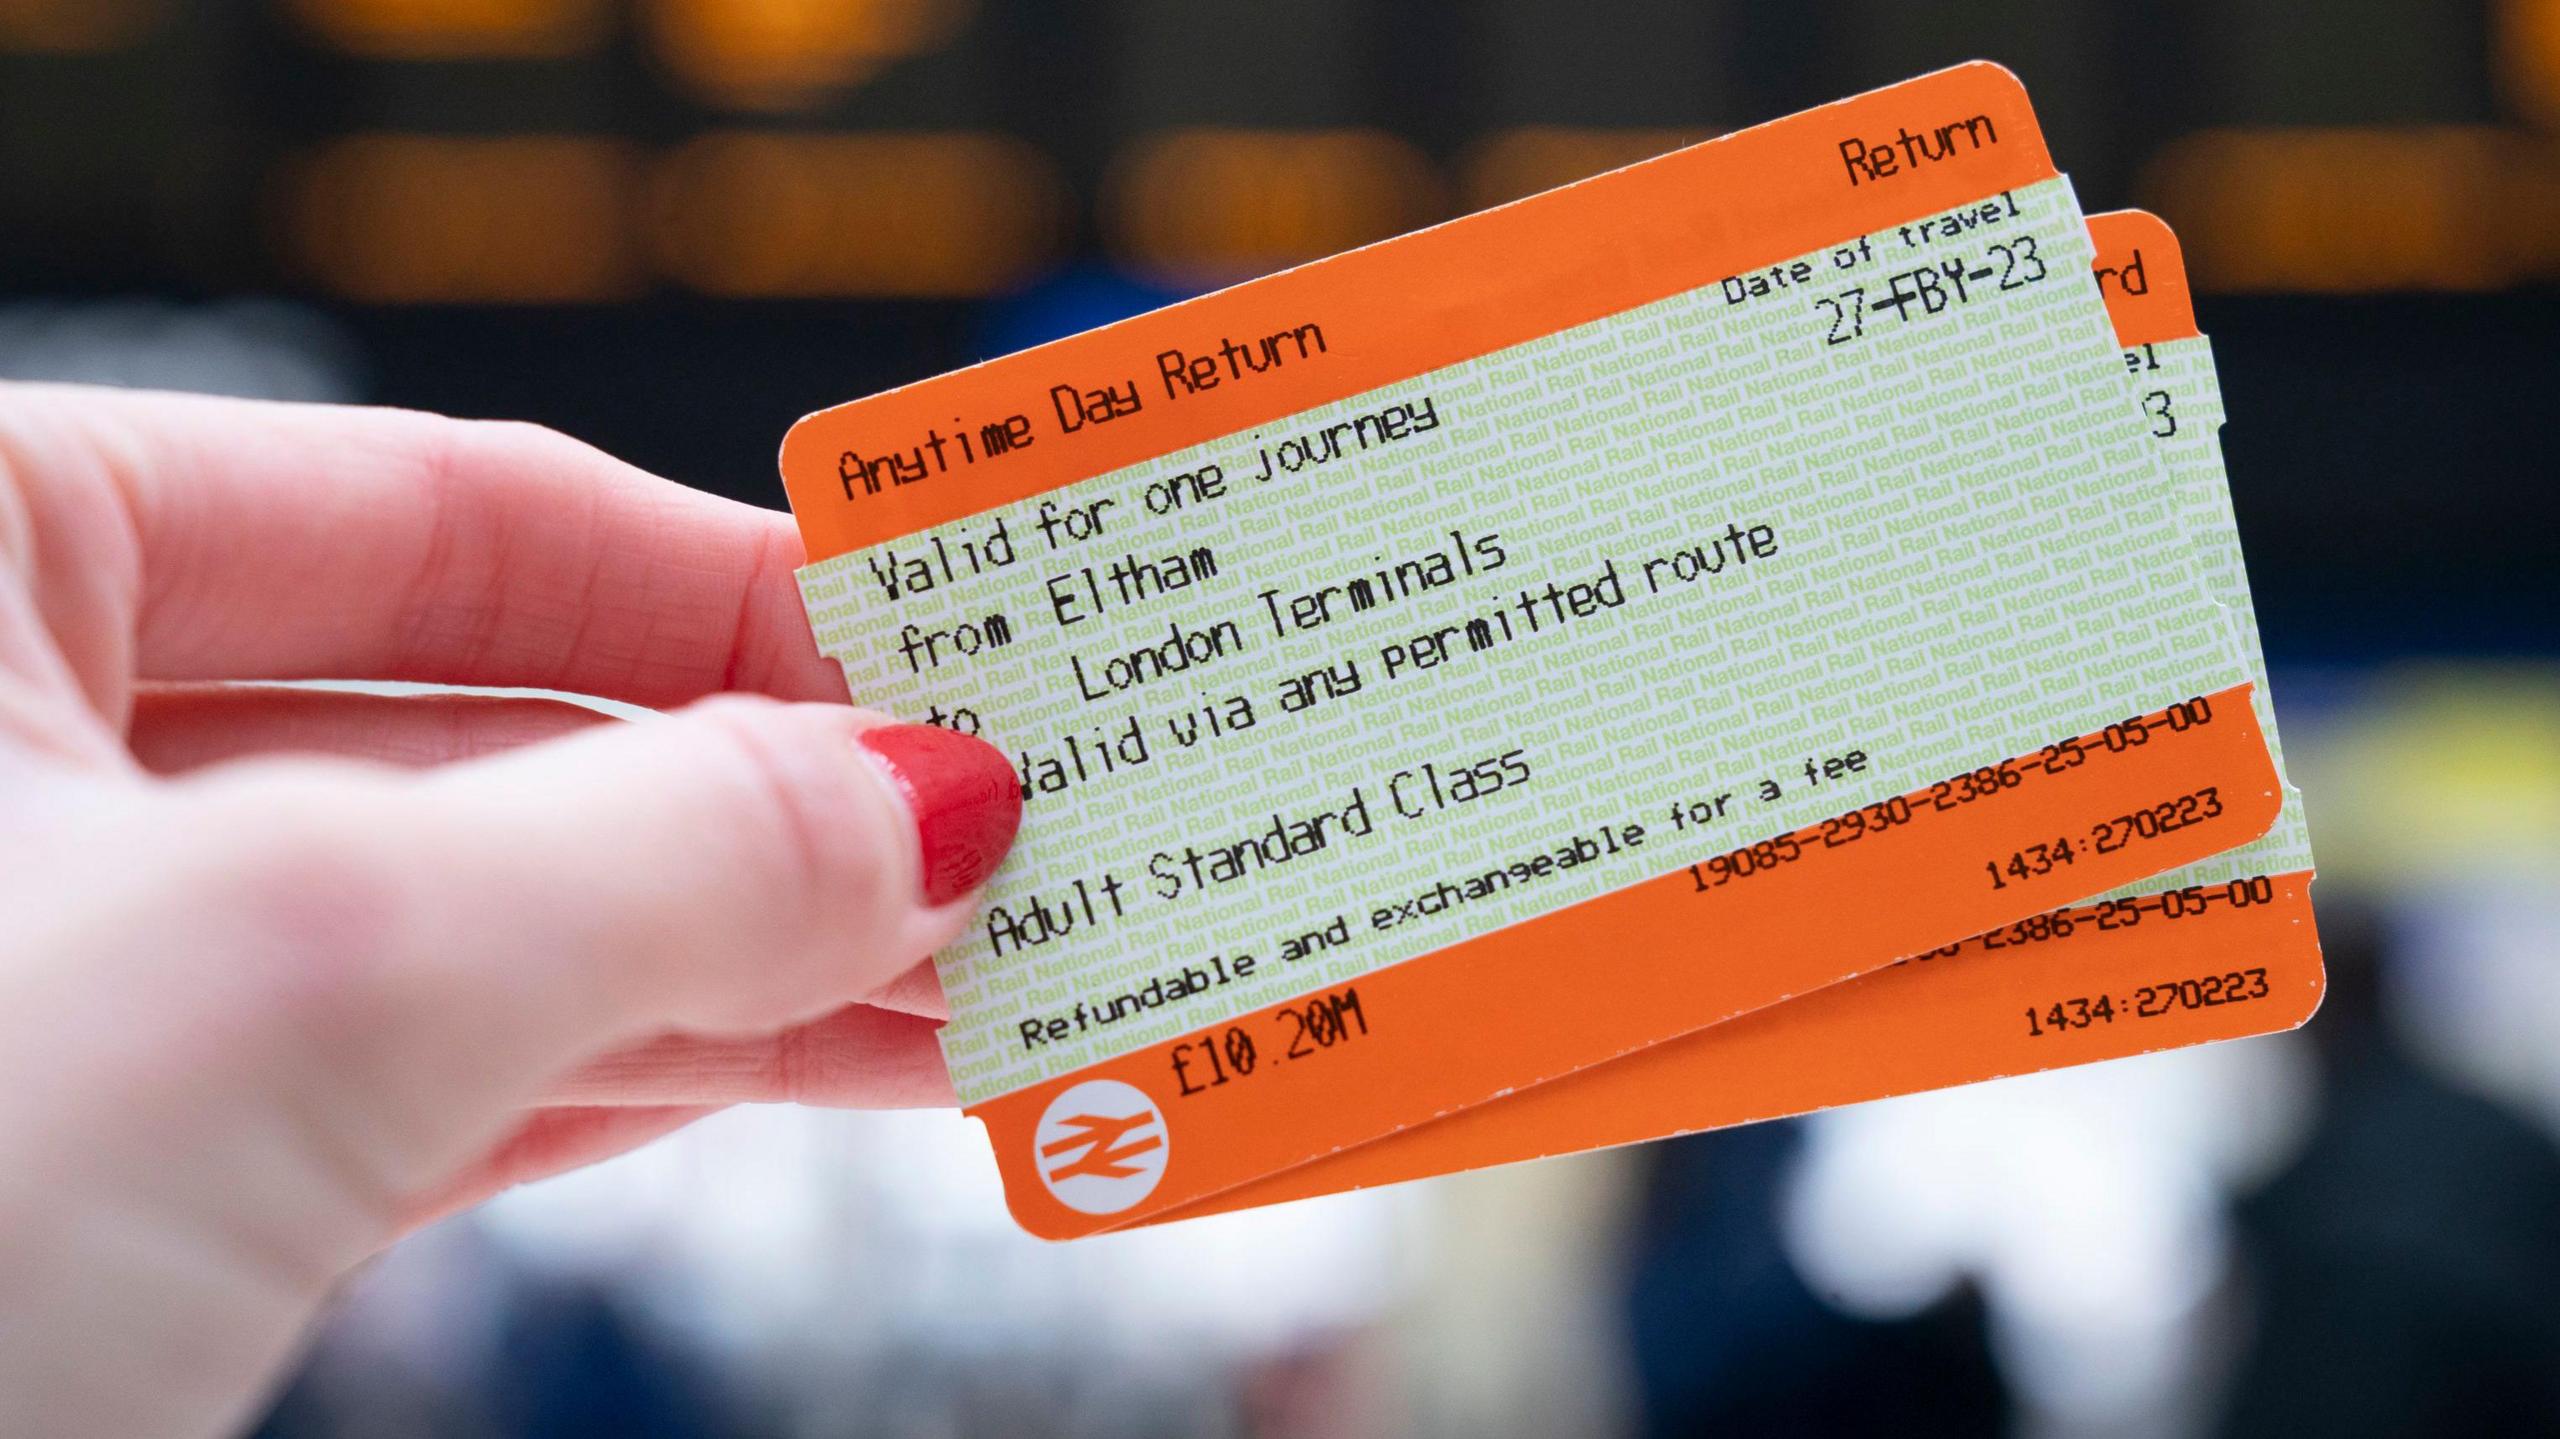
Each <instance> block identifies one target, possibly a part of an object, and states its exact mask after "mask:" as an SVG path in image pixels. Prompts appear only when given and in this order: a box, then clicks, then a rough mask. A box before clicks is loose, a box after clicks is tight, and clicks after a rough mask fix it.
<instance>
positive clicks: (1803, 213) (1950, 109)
mask: <svg viewBox="0 0 2560 1439" xmlns="http://www.w3.org/2000/svg"><path fill="white" fill-rule="evenodd" d="M1977 118H1979V119H1981V120H1984V121H1986V122H1987V123H1988V125H1989V127H1990V128H1989V131H1988V132H1987V133H1991V134H1995V135H1996V136H1997V137H1998V140H1997V143H1995V144H1987V145H1983V146H1981V147H1980V148H1974V149H1968V150H1964V151H1962V152H1961V153H1957V154H1954V155H1952V156H1951V157H1950V158H1948V159H1946V160H1943V161H1940V162H1937V163H1933V164H1925V165H1921V166H1918V167H1916V168H1910V169H1907V170H1904V171H1902V172H1901V173H1898V174H1894V175H1891V176H1888V177H1886V178H1884V179H1881V180H1869V181H1862V182H1861V183H1859V184H1857V185H1855V186H1852V185H1851V184H1849V183H1848V182H1847V178H1846V173H1845V170H1846V166H1845V162H1844V159H1843V156H1842V152H1841V146H1842V144H1843V143H1844V140H1855V141H1857V142H1858V143H1860V144H1867V143H1869V142H1870V141H1884V142H1888V143H1889V142H1891V141H1892V140H1893V137H1895V136H1896V135H1897V134H1900V133H1902V132H1904V131H1906V130H1910V129H1913V128H1915V127H1916V128H1918V129H1922V130H1932V129H1933V127H1934V126H1937V125H1944V124H1949V123H1955V122H1963V121H1968V120H1973V119H1977ZM2057 174H2058V172H2057V171H2056V170H2055V169H2054V166H2053V160H2052V157H2051V155H2050V154H2049V153H2048V152H2047V150H2046V148H2045V142H2044V133H2043V131H2042V129H2041V128H2040V127H2039V126H2038V125H2037V123H2036V119H2035V114H2034V112H2033V110H2032V109H2030V108H2029V106H2028V103H2027V94H2026V90H2025V89H2024V88H2023V87H2022V86H2021V85H2020V84H2019V83H2018V78H2017V77H2016V76H2015V75H2012V74H2010V73H2009V72H2008V71H2007V70H2005V69H2002V68H2001V67H2000V66H1997V65H1993V64H1989V63H1987V62H1981V61H1976V62H1974V63H1972V64H1969V65H1961V66H1957V67H1955V68H1953V69H1947V70H1940V71H1937V72H1935V73H1933V74H1929V75H1924V76H1921V77H1919V78H1918V79H1915V80H1907V81H1905V82H1903V83H1902V84H1899V85H1895V86H1891V87H1889V88H1886V89H1882V90H1875V91H1870V92H1869V93H1867V94H1864V95H1859V96H1856V97H1854V98H1851V99H1847V100H1842V101H1839V102H1837V103H1834V104H1830V105H1825V106H1823V107H1821V108H1820V109H1816V110H1808V111H1805V112H1804V113H1802V114H1798V115H1792V116H1789V117H1787V118H1786V119H1783V120H1777V121H1773V122H1771V123H1769V124H1766V125H1761V126H1757V127H1754V128H1752V129H1749V130H1742V131H1737V132H1736V133H1734V134H1731V135H1727V136H1725V137H1723V138H1722V139H1717V140H1710V141H1708V142H1706V143H1705V144H1701V145H1694V146H1691V147H1690V148H1688V149H1685V150H1680V151H1676V152H1674V153H1672V154H1668V155H1663V156H1660V157H1658V158H1655V159H1652V160H1647V161H1644V162H1643V163H1641V164H1636V165H1630V166H1628V167H1626V168H1625V169H1622V170H1615V171H1611V172H1610V173H1608V174H1605V175H1599V176H1595V177H1593V178H1591V179H1588V180H1584V181H1581V182H1580V183H1578V184H1573V185H1567V186H1565V187H1563V188H1561V189H1557V190H1550V191H1547V192H1546V193H1544V194H1540V195H1533V196H1530V197H1529V198H1527V199H1524V200H1518V201H1514V202H1513V203H1511V204H1508V205H1504V206H1500V207H1498V208H1496V209H1492V210H1485V211H1480V212H1478V213H1476V214H1472V215H1467V216H1464V217H1461V218H1459V219H1455V220H1451V221H1449V222H1448V223H1446V224H1442V225H1437V226H1434V227H1432V228H1430V229H1427V230H1419V231H1416V232H1414V233H1412V234H1409V235H1402V236H1398V237H1397V238H1395V239H1392V240H1385V241H1381V242H1379V243H1378V244H1375V245H1370V246H1366V247H1364V248H1362V249H1358V250H1351V251H1347V252H1345V253H1343V254H1340V255H1335V256H1332V257H1330V258H1328V259H1323V260H1318V261H1315V262H1314V263H1312V264H1308V265H1302V266H1300V267H1298V268H1297V269H1294V270H1287V271H1283V272H1281V273H1279V274H1276V275H1269V276H1265V277H1263V278H1261V279H1258V280H1254V281H1251V282H1249V283H1246V284H1243V285H1238V286H1236V287H1234V288H1232V289H1228V290H1221V291H1219V292H1217V293H1215V294H1211V295H1204V296H1201V297H1199V298H1198V299H1195V300H1189V301H1185V302H1183V303H1181V304H1178V305H1172V306H1168V307H1166V308H1164V309H1161V310H1155V311H1151V312H1149V313H1147V314H1144V315H1138V316H1134V317H1132V318H1130V319H1127V320H1122V321H1120V322H1118V323H1116V324H1111V325H1106V326H1103V327H1102V328H1100V329H1098V330H1091V331H1087V332H1086V333H1084V334H1081V335H1075V336H1071V337H1069V338H1066V339H1062V340H1057V341H1054V342H1052V343H1050V344H1046V345H1041V346H1038V347H1036V348H1033V349H1029V350H1024V351H1021V352H1019V353H1017V354H1012V355H1007V356H1004V357H1002V358H1000V359H994V360H989V361H987V362H985V363H984V364H979V365H973V366H971V367H969V368H967V369H964V370H956V371H953V372H952V373H950V374H947V375H941V376H938V377H936V378H933V379H930V380H925V381H922V382H919V383H917V384H914V385H909V386H906V387H904V388H901V389H896V390H890V391H887V392H885V393H882V394H878V395H873V396H871V397H869V398H867V399H861V400H856V401H853V402H852V403H850V404H845V405H838V406H836V407H835V408H833V409H828V410H821V411H819V412H818V413H816V414H814V415H810V416H808V417H807V418H805V419H803V420H801V421H800V422H799V423H798V424H796V425H794V426H792V428H791V432H790V433H789V435H787V436H786V437H785V438H784V440H783V443H782V477H783V484H784V487H785V489H787V490H788V491H789V492H790V496H791V511H792V514H793V515H794V516H796V517H797V518H798V520H799V522H800V533H801V537H802V539H803V540H804V541H805V542H806V543H807V547H808V552H809V559H810V561H811V562H812V563H816V562H818V561H822V560H827V559H831V558H834V557H835V556H837V555H841V554H846V553H849V552H851V551H854V550H858V549H863V548H865V547H868V546H871V545H875V544H879V543H882V542H884V541H887V540H894V539H898V538H900V537H902V536H905V535H908V534H912V533H914V532H915V531H917V530H922V529H927V528H930V527H932V526H934V525H939V524H946V523H949V522H951V521H953V520H960V519H966V518H967V517H969V516H971V515H974V514H977V513H979V512H980V511H983V510H987V509H991V508H994V507H996V506H998V505H1005V504H1011V503H1014V502H1017V501H1020V500H1025V499H1030V498H1033V497H1035V496H1038V495H1041V494H1043V493H1046V492H1047V491H1050V490H1053V489H1056V488H1058V487H1059V486H1062V485H1067V484H1072V483H1074V482H1076V481H1079V480H1085V479H1090V478H1092V477H1094V476H1096V475H1102V474H1107V473H1109V472H1111V471H1113V470H1117V469H1121V468H1124V467H1126V466H1130V465H1135V464H1139V463H1142V462H1145V461H1147V460H1152V459H1156V458H1158V457H1161V456H1163V455H1166V454H1169V453H1171V452H1173V451H1176V450H1180V449H1183V448H1185V447H1187V446H1190V445H1195V444H1200V443H1204V442H1206V441H1209V440H1213V439H1217V438H1219V437H1220V436H1224V435H1230V434H1236V433H1240V432H1242V431H1245V430H1248V429H1251V428H1252V427H1254V426H1256V425H1261V424H1268V423H1270V422H1272V421H1274V420H1278V419H1281V418H1283V417H1286V416H1289V415H1293V414H1298V413H1300V412H1302V411H1305V410H1310V409H1313V408H1315V407H1317V406H1319V405H1323V404H1328V403H1331V402H1333V401H1335V400H1339V399H1342V398H1344V397H1345V396H1349V395H1356V394H1361V393H1363V392H1366V391H1369V390H1373V389H1376V388H1378V387H1380V386H1383V385H1390V384H1395V383H1397V382H1399V381H1403V380H1408V379H1411V378H1413V377H1414V376H1416V375H1420V374H1425V373H1427V372H1429V371H1432V370H1436V369H1439V368H1441V367H1443V366H1446V365H1453V364H1456V363H1458V362H1460V361H1462V360H1468V359H1473V358H1475V357H1477V356H1480V355H1486V354H1490V353H1492V352H1494V351H1496V350H1501V349H1506V348H1509V347H1510V346H1513V345H1517V344H1522V343H1525V342H1527V341H1529V340H1533V339H1536V338H1538V337H1540V336H1543V335H1550V334H1554V333H1556V332H1558V331H1561V330H1566V329H1570V328H1572V327H1574V326H1576V325H1581V324H1586V323H1589V322H1591V321H1594V320H1599V319H1603V318H1606V317H1607V316H1610V315H1614V314H1618V313H1620V312H1621V311H1624V310H1628V309H1631V308H1633V307H1635V306H1638V305H1643V304H1647V303H1650V302H1652V301H1655V300H1659V299H1663V298H1666V297H1668V296H1671V295H1676V294H1682V293H1685V292H1687V291H1691V290H1695V289H1699V288H1702V287H1704V286H1708V285H1713V284H1715V283H1716V282H1717V281H1718V280H1720V279H1722V278H1723V277H1725V276H1728V275H1735V274H1741V273H1744V272H1748V271H1752V270H1755V269H1757V268H1760V267H1763V266H1768V265H1774V264H1778V263H1780V262H1782V261H1787V260H1791V259H1793V258H1795V257H1796V256H1799V255H1804V254H1808V253H1810V252H1812V251H1815V250H1818V249H1821V248H1823V247H1826V246H1831V245H1837V244H1839V243H1841V242H1842V241H1843V240H1847V239H1854V238H1856V237H1858V236H1861V235H1865V234H1869V233H1872V232H1874V231H1877V230H1881V229H1884V228H1886V227H1888V226H1891V225H1895V224H1900V223H1903V222H1906V221H1910V220H1915V219H1919V218H1921V217H1923V216H1927V215H1933V214H1937V213H1940V212H1942V211H1945V210H1949V209H1952V208H1955V207H1959V206H1963V205H1966V204H1968V203H1974V202H1979V201H1980V200H1982V199H1983V197H1985V196H1989V195H1997V194H2000V193H2001V192H2003V191H2006V190H2013V189H2018V188H2022V187H2025V186H2028V185H2033V184H2037V183H2040V182H2042V181H2045V180H2051V179H2053V178H2055V177H2056V175H2057ZM1524 255H1531V256H1538V257H1541V263H1539V264H1538V265H1536V266H1534V267H1523V266H1522V265H1521V264H1520V257H1522V256H1524ZM1568 257H1569V258H1568ZM1524 270H1526V271H1527V272H1526V273H1524ZM1310 321H1314V322H1318V323H1321V324H1322V325H1324V327H1325V335H1326V337H1327V344H1328V349H1327V351H1326V353H1325V354H1324V355H1323V356H1322V357H1321V359H1320V360H1319V361H1318V362H1315V363H1308V364H1303V365H1291V366H1284V367H1282V368H1279V369H1277V370H1274V371H1272V372H1271V373H1269V374H1266V375H1260V376H1256V377H1254V378H1253V379H1252V380H1251V381H1250V382H1249V383H1233V384H1225V385H1221V386H1219V387H1217V388H1214V389H1209V390H1205V391H1202V392H1200V393H1198V394H1195V395H1190V396H1188V397H1185V398H1182V399H1179V400H1165V399H1158V400H1157V401H1156V402H1155V407H1154V408H1149V409H1144V410H1141V411H1139V412H1138V413H1136V414H1134V415H1131V416H1129V417H1127V418H1125V419H1122V420H1117V421H1112V422H1109V423H1097V424H1093V425H1089V426H1086V427H1084V428H1080V429H1078V430H1077V431H1075V432H1074V433H1073V434H1072V435H1061V434H1058V433H1055V428H1056V427H1055V425H1054V423H1053V424H1051V425H1049V426H1048V427H1046V428H1043V427H1041V425H1040V420H1041V419H1042V417H1043V415H1044V413H1045V410H1046V407H1048V406H1049V405H1050V403H1051V402H1050V400H1049V392H1050V388H1051V387H1052V386H1053V385H1058V384H1067V385H1073V386H1077V387H1079V388H1085V387H1092V386H1096V385H1099V384H1102V383H1104V382H1110V383H1119V382H1122V381H1126V380H1129V379H1131V378H1132V377H1134V378H1136V379H1137V380H1139V381H1140V382H1141V383H1142V385H1143V384H1145V383H1147V382H1150V381H1152V380H1153V379H1154V377H1155V376H1156V373H1157V372H1156V367H1155V356H1156V355H1157V354H1158V353H1160V352H1162V351H1164V350H1165V349H1167V348H1169V347H1175V348H1179V347H1192V348H1198V347H1202V346H1209V347H1214V346H1215V345H1216V344H1217V342H1218V341H1219V340H1220V339H1222V338H1230V337H1232V338H1239V339H1242V338H1246V337H1260V336H1264V335H1269V334H1276V333H1279V332H1282V331H1288V330H1293V329H1295V328H1296V327H1298V326H1300V325H1304V324H1306V323H1308V322H1310ZM1026 412H1027V413H1028V414H1030V416H1031V418H1032V421H1033V435H1034V438H1033V440H1032V442H1031V443H1030V444H1029V445H1027V446H1025V447H1023V448H1020V449H1016V450H1013V451H1011V452H1009V453H1006V454H1004V455H1001V456H998V457H993V458H982V459H979V460H975V461H972V462H968V463H961V464H955V465H954V466H953V467H952V468H948V469H942V470H938V471H936V472H934V473H932V474H930V475H928V476H927V477H926V478H924V479H922V480H920V481H917V482H915V483H912V484H905V485H895V484H892V485H887V486H885V487H883V488H882V489H881V490H880V491H879V492H878V493H871V492H869V491H868V490H867V489H866V488H865V487H864V486H863V485H860V484H856V483H851V482H848V481H847V479H846V478H845V474H846V457H847V456H855V457H859V458H861V459H865V460H869V459H876V458H877V456H879V455H880V454H882V453H884V452H888V451H894V450H903V449H905V448H906V447H908V446H910V445H912V444H914V443H916V441H917V438H918V437H920V436H923V435H925V434H926V433H928V432H930V431H942V432H953V431H954V430H955V427H956V428H957V429H968V428H971V427H973V426H975V425H977V424H980V423H982V422H986V421H991V420H996V419H998V418H1000V417H1005V416H1011V415H1014V414H1017V413H1026ZM945 453H946V455H948V454H951V453H956V450H955V449H949V448H947V449H946V452H945Z"/></svg>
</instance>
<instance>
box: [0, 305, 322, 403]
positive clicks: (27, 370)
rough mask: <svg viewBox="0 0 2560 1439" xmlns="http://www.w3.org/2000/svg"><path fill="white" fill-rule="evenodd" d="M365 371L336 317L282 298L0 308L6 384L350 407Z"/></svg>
mask: <svg viewBox="0 0 2560 1439" xmlns="http://www.w3.org/2000/svg"><path fill="white" fill-rule="evenodd" d="M362 372H363V366H362V365H361V363H360V362H359V360H358V357H357V350H356V346H355V343H354V341H353V340H352V339H351V338H349V337H348V336H347V335H346V333H345V332H344V331H342V330H340V329H339V328H338V326H337V325H336V324H335V323H334V322H333V321H331V320H330V319H329V318H328V317H327V316H325V315H322V314H321V313H320V312H318V311H316V310H312V309H309V308H307V307H305V306H302V305H296V304H292V303H289V302H286V301H282V300H260V299H241V300H224V301H220V302H217V303H214V304H209V305H179V304H172V303H168V302H165V301H160V300H138V299H136V300H103V301H93V302H78V303H73V302H55V301H39V302H25V303H18V304H10V305H0V379H9V380H55V381H66V382H73V383H79V384H91V385H121V386H125V387H128V388H133V389H149V390H190V391H194V392H197V393H200V394H208V395H239V396H245V397H248V398H251V399H266V400H316V401H327V402H340V403H343V402H346V401H350V400H354V399H356V398H358V396H359V394H360V392H361V391H362V389H363V373H362Z"/></svg>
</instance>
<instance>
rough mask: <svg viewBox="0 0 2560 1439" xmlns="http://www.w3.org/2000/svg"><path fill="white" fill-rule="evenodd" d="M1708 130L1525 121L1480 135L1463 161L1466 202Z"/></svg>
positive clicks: (1582, 172)
mask: <svg viewBox="0 0 2560 1439" xmlns="http://www.w3.org/2000/svg"><path fill="white" fill-rule="evenodd" d="M1711 133H1712V132H1710V131H1707V130H1704V129H1699V130H1656V129H1620V128H1587V127H1569V126H1562V125H1528V126H1523V127H1521V128H1519V129H1516V130H1503V131H1499V132H1497V133H1495V134H1492V135H1488V136H1486V137H1485V138H1484V139H1483V140H1482V141H1480V142H1478V144H1477V145H1476V146H1475V148H1474V149H1473V150H1471V151H1470V152H1468V155H1467V158H1466V163H1465V167H1464V171H1463V173H1464V177H1465V180H1464V183H1465V190H1466V203H1467V208H1468V209H1470V210H1482V209H1485V208H1487V207H1488V206H1493V205H1499V204H1502V203H1504V202H1506V201H1510V200H1517V199H1519V198H1520V197H1521V196H1523V195H1535V194H1537V193H1538V192H1539V191H1541V190H1552V189H1554V188H1555V187H1557V186H1558V185H1570V184H1572V183H1573V182H1574V181H1576V180H1581V179H1587V178H1589V177H1590V176H1593V175H1598V174H1602V173H1605V172H1607V171H1610V170H1615V169H1618V168H1620V167H1621V166H1625V165H1632V164H1634V163H1635V162H1637V161H1638V160H1649V159H1651V158H1653V157H1654V156H1656V155H1661V154H1667V153H1669V152H1670V151H1673V150H1677V149H1679V148H1681V147H1682V146H1684V145H1694V144H1696V143H1698V142H1699V141H1701V140H1704V139H1706V138H1707V137H1708V136H1709V135H1710V134H1711Z"/></svg>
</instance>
